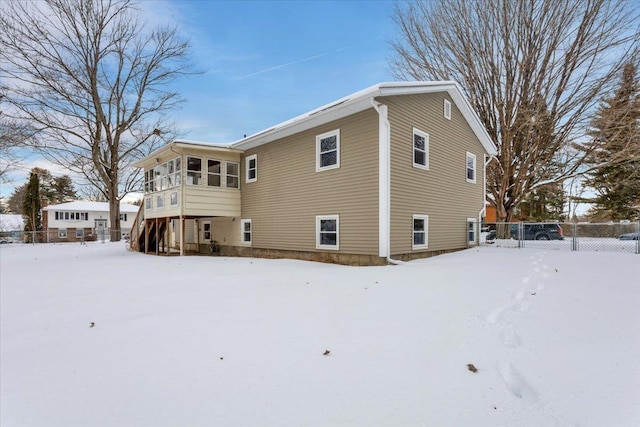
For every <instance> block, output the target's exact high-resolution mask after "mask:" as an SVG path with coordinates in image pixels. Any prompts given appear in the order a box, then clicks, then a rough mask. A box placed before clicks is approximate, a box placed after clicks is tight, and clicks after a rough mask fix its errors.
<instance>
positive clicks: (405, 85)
mask: <svg viewBox="0 0 640 427" xmlns="http://www.w3.org/2000/svg"><path fill="white" fill-rule="evenodd" d="M438 92H446V93H448V94H449V97H450V98H451V100H452V101H453V103H455V104H456V107H457V108H458V110H459V111H460V114H461V115H462V116H463V117H464V118H465V120H466V121H467V123H468V124H469V126H470V127H471V129H472V130H473V132H474V134H475V135H476V137H477V138H478V139H479V140H480V143H481V144H482V145H483V146H484V148H485V150H486V152H487V153H488V154H497V152H498V151H497V147H496V145H495V144H494V142H493V141H492V140H491V138H490V137H489V134H488V133H487V131H486V129H485V128H484V126H483V125H482V122H481V121H480V119H479V117H478V115H477V114H476V112H475V111H474V110H473V108H472V106H471V103H470V102H469V101H468V99H467V98H466V96H465V95H464V93H463V91H462V88H461V87H460V86H459V85H458V84H457V83H456V82H453V81H439V82H391V83H379V84H377V85H374V86H371V87H369V88H366V89H364V90H361V91H359V92H356V93H353V94H351V95H348V96H346V97H344V98H341V99H339V100H337V101H334V102H331V103H329V104H326V105H324V106H322V107H319V108H316V109H315V110H312V111H309V112H308V113H305V114H302V115H300V116H297V117H294V118H292V119H290V120H287V121H285V122H282V123H279V124H277V125H274V126H272V127H270V128H268V129H265V130H263V131H260V132H258V133H255V134H253V135H250V136H248V137H246V138H243V139H241V140H239V141H236V142H234V143H233V144H231V145H230V146H229V147H230V148H232V149H241V150H249V149H251V148H254V147H258V146H260V145H263V144H267V143H269V142H271V141H275V140H277V139H280V138H284V137H286V136H290V135H294V134H296V133H299V132H302V131H305V130H308V129H312V128H314V127H317V126H320V125H323V124H326V123H330V122H332V121H334V120H337V119H340V118H342V117H346V116H349V115H351V114H355V113H358V112H360V111H364V110H366V109H368V108H371V99H372V98H378V99H379V97H384V96H395V95H412V94H421V93H438Z"/></svg>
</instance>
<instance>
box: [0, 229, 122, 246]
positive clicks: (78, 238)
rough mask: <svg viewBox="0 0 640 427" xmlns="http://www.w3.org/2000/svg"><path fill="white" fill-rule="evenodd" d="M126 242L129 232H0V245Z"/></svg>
mask: <svg viewBox="0 0 640 427" xmlns="http://www.w3.org/2000/svg"><path fill="white" fill-rule="evenodd" d="M118 237H119V238H120V240H121V241H126V240H127V239H128V238H129V232H128V231H126V232H124V233H123V232H121V231H120V230H104V229H102V230H94V229H90V228H89V229H80V228H79V229H77V230H65V231H64V232H61V231H60V230H55V231H2V232H0V244H33V245H35V244H42V243H74V242H75V243H86V242H102V243H105V242H110V241H112V240H113V241H116V240H118Z"/></svg>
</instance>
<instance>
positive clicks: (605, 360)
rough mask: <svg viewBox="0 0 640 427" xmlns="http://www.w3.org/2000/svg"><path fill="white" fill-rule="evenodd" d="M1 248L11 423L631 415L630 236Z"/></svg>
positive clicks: (469, 422) (429, 422)
mask: <svg viewBox="0 0 640 427" xmlns="http://www.w3.org/2000/svg"><path fill="white" fill-rule="evenodd" d="M0 268H1V272H0V316H1V317H0V397H1V399H0V425H1V426H2V427H13V426H136V427H137V426H279V427H280V426H418V427H421V426H535V427H539V426H582V427H584V426H638V425H640V400H639V396H640V358H639V355H640V310H639V302H640V255H634V254H621V253H594V252H561V251H551V252H548V251H540V250H538V249H520V250H516V249H506V248H496V247H482V248H477V249H470V250H466V251H462V252H458V253H454V254H449V255H443V256H438V257H435V258H430V259H426V260H420V261H414V262H410V263H406V264H404V265H400V266H388V267H345V266H336V265H327V264H319V263H310V262H301V261H292V260H263V259H249V258H223V257H220V258H215V257H197V256H192V257H182V258H181V257H171V258H167V257H156V256H150V255H143V254H139V253H132V252H127V251H126V250H125V248H124V243H122V242H120V243H99V242H94V243H89V244H88V245H86V246H83V245H80V244H57V245H54V244H51V245H36V246H32V245H2V247H0ZM91 325H93V327H91ZM327 350H328V351H329V353H328V354H327V355H324V353H325V352H326V351H327ZM467 364H473V365H474V366H475V367H476V368H477V370H478V371H477V372H475V373H474V372H471V371H470V370H468V368H467Z"/></svg>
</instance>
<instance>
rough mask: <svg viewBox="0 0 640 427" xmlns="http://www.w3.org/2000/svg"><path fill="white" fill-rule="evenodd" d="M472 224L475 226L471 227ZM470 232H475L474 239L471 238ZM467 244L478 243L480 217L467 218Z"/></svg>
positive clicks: (473, 244)
mask: <svg viewBox="0 0 640 427" xmlns="http://www.w3.org/2000/svg"><path fill="white" fill-rule="evenodd" d="M470 224H473V228H469V225H470ZM470 232H473V240H469V233H470ZM467 244H468V245H469V246H475V245H477V244H478V218H467Z"/></svg>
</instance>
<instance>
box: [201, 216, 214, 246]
mask: <svg viewBox="0 0 640 427" xmlns="http://www.w3.org/2000/svg"><path fill="white" fill-rule="evenodd" d="M199 225H200V226H201V228H200V237H202V243H209V242H211V241H212V240H213V225H212V224H211V221H200V224H199ZM205 225H208V226H209V238H208V239H207V238H206V237H205V234H204V233H206V231H205V229H204V227H205Z"/></svg>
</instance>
